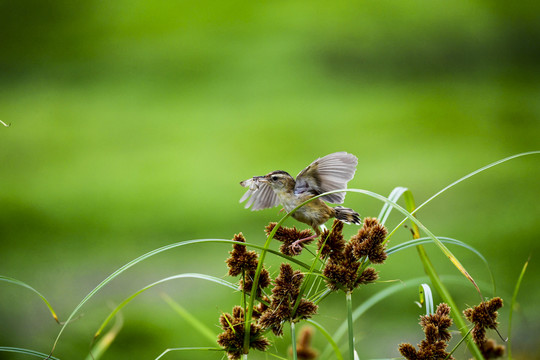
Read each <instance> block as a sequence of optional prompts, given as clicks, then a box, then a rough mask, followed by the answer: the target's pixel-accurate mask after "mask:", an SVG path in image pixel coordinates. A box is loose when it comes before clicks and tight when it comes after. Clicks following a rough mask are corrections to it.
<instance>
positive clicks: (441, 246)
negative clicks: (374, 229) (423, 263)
mask: <svg viewBox="0 0 540 360" xmlns="http://www.w3.org/2000/svg"><path fill="white" fill-rule="evenodd" d="M339 191H340V192H343V191H351V192H358V193H361V194H365V195H369V196H371V197H373V198H376V199H379V200H381V201H384V202H386V203H388V204H390V205H392V207H394V208H395V209H396V210H398V211H399V212H401V213H402V214H403V215H405V216H406V217H407V218H408V219H409V220H410V221H411V222H412V223H413V225H414V226H417V227H418V228H420V229H421V230H422V231H423V232H424V233H425V234H426V235H427V236H429V238H431V239H432V240H433V241H434V242H435V244H437V246H438V247H439V249H440V250H441V251H442V252H443V254H444V255H446V257H447V258H448V259H449V260H450V262H452V264H454V266H455V267H456V268H457V269H458V270H459V271H460V272H461V273H462V274H463V275H464V276H465V277H466V278H467V279H469V281H470V282H471V283H472V284H473V286H474V287H475V288H476V290H477V291H478V294H480V297H482V293H481V291H480V288H479V287H478V285H477V284H476V282H475V281H474V279H473V277H472V276H471V275H470V274H469V273H468V272H467V270H466V269H465V267H464V266H463V265H462V264H461V263H460V262H459V260H458V259H457V258H456V257H455V256H454V254H452V252H451V251H450V250H449V249H448V248H447V247H446V246H445V245H444V244H443V243H442V242H441V241H439V239H437V237H436V236H435V235H434V234H433V233H432V232H431V231H430V230H429V229H428V228H427V227H425V226H424V225H423V224H422V223H421V222H420V221H419V220H418V219H417V218H416V217H414V216H413V215H412V213H409V212H408V211H407V210H405V209H404V208H402V207H401V206H399V205H398V204H396V203H395V202H393V201H390V200H388V199H387V198H385V197H384V196H382V195H379V194H377V193H374V192H371V191H368V190H360V189H348V190H347V189H345V190H339ZM335 192H337V191H335ZM329 193H334V191H330V192H327V193H324V194H321V195H318V196H324V195H326V194H329ZM406 193H410V191H406V192H405V194H406ZM314 198H316V197H314ZM312 199H313V198H312ZM310 200H311V199H310ZM389 237H390V235H388V237H387V238H386V240H385V241H384V242H386V241H388V238H389Z"/></svg>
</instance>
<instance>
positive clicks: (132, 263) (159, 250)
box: [51, 239, 309, 353]
mask: <svg viewBox="0 0 540 360" xmlns="http://www.w3.org/2000/svg"><path fill="white" fill-rule="evenodd" d="M200 243H226V244H234V243H235V241H232V240H226V239H198V240H187V241H180V242H177V243H173V244H169V245H165V246H162V247H160V248H157V249H154V250H152V251H150V252H147V253H146V254H143V255H141V256H139V257H138V258H136V259H133V260H131V261H130V262H128V263H127V264H125V265H123V266H122V267H120V268H118V269H117V270H116V271H114V272H113V273H112V274H110V275H109V276H108V277H107V278H105V279H104V280H103V281H101V282H100V283H99V284H98V285H97V286H96V287H95V288H94V289H92V291H90V292H89V293H88V295H86V296H85V297H84V298H83V299H82V300H81V302H80V303H79V304H78V305H77V306H76V307H75V309H74V310H73V311H72V312H71V314H70V315H69V317H68V319H67V320H66V321H65V323H63V326H62V328H61V329H60V331H59V333H58V335H57V336H56V339H55V340H54V343H53V346H52V350H51V353H52V352H54V349H55V348H56V345H57V344H58V340H59V339H60V337H61V336H62V334H63V332H64V330H65V328H66V325H67V324H68V323H69V322H70V321H71V320H72V319H73V317H74V316H75V314H77V312H78V311H79V310H80V309H81V308H82V307H83V305H84V304H86V302H88V300H90V299H91V298H92V297H93V296H94V295H95V294H96V293H97V292H99V291H100V290H101V289H102V288H103V287H104V286H105V285H107V284H108V283H109V282H111V281H112V280H113V279H114V278H116V277H118V276H119V275H120V274H122V273H123V272H124V271H126V270H128V269H129V268H131V267H133V266H135V265H137V264H138V263H140V262H142V261H144V260H146V259H148V258H150V257H152V256H154V255H157V254H160V253H162V252H165V251H168V250H172V249H175V248H177V247H180V246H186V245H191V244H200ZM241 244H243V245H247V246H250V247H254V248H258V249H262V250H263V253H266V251H268V252H271V253H273V254H275V255H278V256H281V257H283V258H286V259H287V260H289V261H292V262H294V263H296V264H299V265H301V266H303V267H305V268H306V269H309V265H307V264H305V263H303V262H302V261H299V260H297V259H294V258H291V257H290V256H285V255H283V254H281V253H279V252H277V251H274V250H271V249H267V248H266V249H265V247H261V246H259V245H255V244H248V243H241Z"/></svg>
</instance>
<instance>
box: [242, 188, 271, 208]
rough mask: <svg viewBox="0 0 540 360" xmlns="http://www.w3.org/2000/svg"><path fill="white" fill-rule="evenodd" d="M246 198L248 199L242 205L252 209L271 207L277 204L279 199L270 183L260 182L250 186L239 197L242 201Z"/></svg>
mask: <svg viewBox="0 0 540 360" xmlns="http://www.w3.org/2000/svg"><path fill="white" fill-rule="evenodd" d="M249 184H251V183H249ZM247 199H249V200H248V201H247V202H246V205H245V206H244V207H245V208H246V209H248V208H249V207H251V210H252V211H255V210H262V209H266V208H271V207H274V206H277V205H278V204H279V199H278V197H277V195H276V194H275V193H274V190H272V188H271V187H270V185H268V184H265V183H260V182H259V183H258V184H257V186H250V188H249V189H248V190H247V191H246V193H245V194H244V196H242V198H241V199H240V202H244V201H245V200H247Z"/></svg>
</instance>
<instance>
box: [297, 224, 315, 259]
mask: <svg viewBox="0 0 540 360" xmlns="http://www.w3.org/2000/svg"><path fill="white" fill-rule="evenodd" d="M313 230H315V235H311V236H308V237H306V238H303V239H298V240H296V241H295V242H293V243H292V244H291V250H292V252H293V253H294V254H295V255H298V254H300V252H301V251H302V245H300V244H302V243H303V242H306V241H309V240H313V239H316V238H318V237H319V235H321V231H320V230H319V228H318V227H315V226H314V227H313Z"/></svg>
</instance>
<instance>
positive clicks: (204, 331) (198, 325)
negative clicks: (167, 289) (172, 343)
mask: <svg viewBox="0 0 540 360" xmlns="http://www.w3.org/2000/svg"><path fill="white" fill-rule="evenodd" d="M161 297H162V298H163V300H165V302H166V303H167V304H168V305H169V306H170V307H171V308H172V309H173V310H174V311H175V312H176V313H177V314H178V315H180V316H181V317H182V318H184V320H186V321H187V322H188V323H189V324H190V325H191V326H192V328H193V329H195V330H197V331H198V332H199V333H200V334H201V335H203V336H204V337H206V338H207V339H208V340H209V341H210V342H212V343H215V342H216V339H217V334H216V333H214V332H213V331H212V330H210V328H208V326H206V325H205V324H204V323H203V322H202V321H200V320H199V319H197V317H195V316H193V315H192V314H191V313H190V312H189V311H187V310H186V309H184V307H183V306H182V305H180V304H179V303H177V302H176V301H174V300H173V299H172V298H171V297H170V296H169V295H167V294H161Z"/></svg>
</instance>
